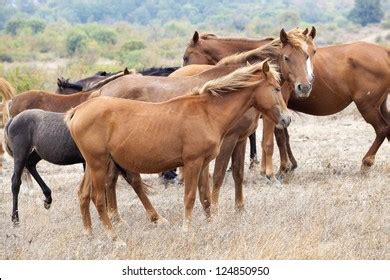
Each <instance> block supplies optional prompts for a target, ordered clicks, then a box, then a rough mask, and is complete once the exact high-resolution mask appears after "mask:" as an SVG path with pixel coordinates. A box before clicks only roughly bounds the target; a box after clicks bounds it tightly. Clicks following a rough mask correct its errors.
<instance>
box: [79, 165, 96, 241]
mask: <svg viewBox="0 0 390 280" xmlns="http://www.w3.org/2000/svg"><path fill="white" fill-rule="evenodd" d="M91 190H92V181H91V177H90V174H89V171H88V169H87V168H86V169H85V172H84V176H83V178H82V180H81V182H80V187H79V191H78V197H79V202H80V211H81V217H82V220H83V225H84V233H85V234H86V235H91V234H92V221H91V213H90V212H89V203H90V201H91ZM92 200H93V202H94V203H96V196H95V195H94V196H92Z"/></svg>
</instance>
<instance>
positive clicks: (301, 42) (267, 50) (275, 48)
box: [216, 28, 309, 65]
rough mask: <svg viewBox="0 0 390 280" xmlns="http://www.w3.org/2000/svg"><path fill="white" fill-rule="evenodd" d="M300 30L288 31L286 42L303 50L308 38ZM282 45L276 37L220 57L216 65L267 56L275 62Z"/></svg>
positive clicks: (260, 58) (262, 58) (265, 57)
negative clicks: (261, 44) (270, 40)
mask: <svg viewBox="0 0 390 280" xmlns="http://www.w3.org/2000/svg"><path fill="white" fill-rule="evenodd" d="M302 32H303V31H302V30H300V29H298V28H295V29H292V30H290V31H288V32H287V36H288V42H289V43H290V44H291V45H292V46H293V47H294V48H302V49H303V50H305V49H306V48H307V42H308V41H309V38H308V36H306V35H304V34H303V33H302ZM282 47H283V44H282V42H281V41H280V38H277V39H274V40H273V41H272V42H270V43H268V44H266V45H264V46H261V47H258V48H256V49H253V50H250V51H247V52H241V53H237V54H233V55H231V56H227V57H225V58H223V59H221V60H220V61H219V62H218V63H217V64H216V65H228V64H239V63H245V62H247V61H249V60H253V59H256V60H264V59H267V58H269V59H270V60H271V61H272V62H275V61H277V59H278V57H279V55H280V52H281V49H282Z"/></svg>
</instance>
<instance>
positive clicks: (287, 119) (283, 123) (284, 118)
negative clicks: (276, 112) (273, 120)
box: [276, 114, 291, 129]
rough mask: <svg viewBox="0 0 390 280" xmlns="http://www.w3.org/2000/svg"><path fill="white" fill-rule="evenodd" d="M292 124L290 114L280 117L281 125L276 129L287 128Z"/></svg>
mask: <svg viewBox="0 0 390 280" xmlns="http://www.w3.org/2000/svg"><path fill="white" fill-rule="evenodd" d="M290 123H291V115H290V114H282V115H281V116H280V120H279V123H278V124H277V125H276V128H278V129H283V128H287V127H288V126H289V125H290Z"/></svg>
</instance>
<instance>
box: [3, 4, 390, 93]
mask: <svg viewBox="0 0 390 280" xmlns="http://www.w3.org/2000/svg"><path fill="white" fill-rule="evenodd" d="M360 2H361V3H363V2H364V3H366V4H367V3H374V4H375V5H376V4H378V3H379V1H377V0H367V1H356V4H355V6H354V1H353V0H331V1H327V0H318V1H313V0H274V1H266V0H243V1H227V0H216V1H213V2H212V4H211V3H210V1H206V0H197V1H195V0H131V1H126V0H118V1H107V0H95V1H88V0H68V1H59V0H0V5H1V9H0V40H1V42H2V43H1V44H0V63H4V67H3V71H2V72H1V74H2V75H5V76H10V77H20V83H21V85H20V87H19V86H18V87H19V88H20V89H25V88H27V86H31V87H32V88H37V87H38V86H43V87H44V88H46V89H50V90H52V89H54V88H55V81H56V78H57V77H58V76H65V77H67V78H71V79H78V78H80V77H83V76H87V75H90V74H91V73H93V72H94V71H97V70H107V69H109V70H114V71H119V70H122V69H123V68H124V67H125V66H127V67H129V68H137V69H139V68H145V67H152V66H178V65H180V64H181V59H182V54H183V51H184V48H185V46H186V45H187V43H188V42H189V40H190V38H191V36H192V34H193V32H194V31H195V30H198V31H199V32H211V33H215V34H217V35H218V36H235V37H253V38H261V37H265V36H278V34H279V32H280V29H281V28H285V29H291V28H295V27H297V26H301V27H309V26H311V25H315V26H316V27H317V30H318V36H317V38H316V43H317V44H318V45H319V46H321V45H327V44H337V43H343V42H350V41H354V40H360V39H363V38H364V39H365V38H369V37H373V38H371V39H370V40H371V41H372V42H377V43H380V44H384V45H389V42H390V35H389V32H387V31H386V30H388V29H390V14H389V11H390V1H385V2H383V4H382V6H381V7H382V8H381V9H382V10H383V11H386V12H387V14H385V15H384V20H383V22H382V23H381V24H377V25H375V26H373V25H368V27H365V28H362V27H361V26H360V23H358V24H356V23H355V22H354V21H353V19H352V18H351V17H348V15H349V14H353V13H354V12H351V11H354V10H356V9H357V7H358V3H360ZM379 6H380V5H379ZM379 6H378V7H379ZM354 7H355V8H354ZM366 10H367V7H366ZM361 18H363V17H361ZM365 24H366V23H365ZM386 32H387V33H386ZM27 72H28V73H29V74H28V75H26V74H25V73H27ZM38 76H39V77H38ZM28 78H31V82H26V80H27V79H28ZM13 79H14V82H16V83H19V78H13Z"/></svg>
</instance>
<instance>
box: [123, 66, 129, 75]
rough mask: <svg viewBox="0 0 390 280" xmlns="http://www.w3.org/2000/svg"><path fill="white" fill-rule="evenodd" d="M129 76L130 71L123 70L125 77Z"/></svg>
mask: <svg viewBox="0 0 390 280" xmlns="http://www.w3.org/2000/svg"><path fill="white" fill-rule="evenodd" d="M129 74H130V71H129V69H127V67H126V68H125V70H123V75H129Z"/></svg>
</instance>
